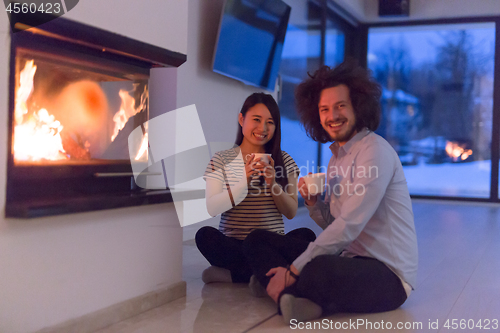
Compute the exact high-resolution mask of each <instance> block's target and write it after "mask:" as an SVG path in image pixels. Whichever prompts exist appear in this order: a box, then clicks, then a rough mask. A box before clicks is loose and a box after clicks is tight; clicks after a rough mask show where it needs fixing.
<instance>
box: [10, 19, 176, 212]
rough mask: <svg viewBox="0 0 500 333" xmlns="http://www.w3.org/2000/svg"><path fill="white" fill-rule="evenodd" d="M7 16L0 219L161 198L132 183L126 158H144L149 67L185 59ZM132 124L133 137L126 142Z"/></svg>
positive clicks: (96, 32) (79, 28)
mask: <svg viewBox="0 0 500 333" xmlns="http://www.w3.org/2000/svg"><path fill="white" fill-rule="evenodd" d="M11 20H15V23H13V24H12V25H13V26H14V28H13V30H12V33H11V58H10V78H9V142H8V154H9V156H8V166H7V196H6V209H5V215H6V216H7V217H39V216H47V215H56V214H65V213H75V212H82V211H90V210H99V209H109V208H117V207H125V206H133V205H143V204H152V203H160V202H167V201H171V200H172V198H171V195H170V193H169V191H168V189H166V190H163V191H147V190H144V189H142V188H141V187H138V186H137V185H136V182H135V180H134V175H133V173H132V168H131V162H130V161H131V158H132V159H133V160H134V163H142V164H144V165H145V166H147V164H148V140H147V139H148V128H147V121H148V120H149V70H150V69H151V68H153V67H172V66H175V67H177V66H179V65H180V64H182V63H183V62H184V61H185V59H186V56H185V55H183V54H179V53H175V52H171V51H169V50H165V49H161V48H159V47H155V46H152V45H149V44H145V43H142V42H140V41H136V40H132V39H130V38H126V37H123V36H120V35H117V34H113V33H111V32H107V31H104V30H101V29H97V28H94V27H90V26H87V25H84V24H80V23H77V22H74V21H70V20H66V19H64V18H57V19H54V20H52V21H50V22H48V23H45V24H42V25H38V22H44V21H46V19H44V18H43V17H40V15H22V14H21V15H18V16H16V17H11ZM28 27H31V28H29V29H27V28H28ZM137 127H141V129H142V132H143V140H142V142H138V143H137V144H136V145H135V146H134V147H129V143H128V135H129V134H130V133H131V132H132V130H134V129H136V128H137ZM144 169H146V170H147V168H144ZM141 176H142V177H147V176H148V172H147V171H146V172H144V173H143V174H142V175H141Z"/></svg>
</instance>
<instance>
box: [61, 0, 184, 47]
mask: <svg viewBox="0 0 500 333" xmlns="http://www.w3.org/2000/svg"><path fill="white" fill-rule="evenodd" d="M187 15H188V13H187V0H140V1H137V0H105V1H102V0H80V1H79V2H78V5H76V7H74V8H73V9H72V10H71V11H69V12H68V13H67V14H65V15H64V17H66V18H70V19H72V20H76V21H80V22H83V23H86V24H89V25H92V26H95V27H98V28H101V29H105V30H108V31H111V32H115V33H118V34H120V35H125V36H127V37H130V38H134V39H137V40H140V41H143V42H145V43H149V44H153V45H157V46H160V47H164V48H166V49H169V50H171V51H176V52H180V53H184V54H186V51H187Z"/></svg>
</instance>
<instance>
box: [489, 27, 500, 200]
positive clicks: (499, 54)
mask: <svg viewBox="0 0 500 333" xmlns="http://www.w3.org/2000/svg"><path fill="white" fill-rule="evenodd" d="M493 81H494V86H493V131H492V138H491V187H490V200H492V201H497V202H498V201H499V198H498V177H499V175H498V172H499V158H500V19H496V20H495V72H494V75H493Z"/></svg>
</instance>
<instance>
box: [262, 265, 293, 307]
mask: <svg viewBox="0 0 500 333" xmlns="http://www.w3.org/2000/svg"><path fill="white" fill-rule="evenodd" d="M266 276H272V278H271V280H269V284H268V285H267V289H266V291H267V294H268V295H269V296H271V298H272V299H273V300H274V302H276V303H278V297H279V296H280V294H281V292H282V291H283V289H285V288H286V287H288V286H291V285H292V284H294V283H295V278H294V277H293V276H291V275H290V274H289V273H288V271H287V269H286V268H285V267H274V268H271V269H270V270H269V272H267V273H266Z"/></svg>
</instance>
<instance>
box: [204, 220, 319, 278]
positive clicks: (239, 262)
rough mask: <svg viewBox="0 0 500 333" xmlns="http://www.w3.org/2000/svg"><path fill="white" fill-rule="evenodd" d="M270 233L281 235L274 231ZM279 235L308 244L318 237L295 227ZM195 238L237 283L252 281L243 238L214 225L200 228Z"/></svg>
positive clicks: (309, 230) (304, 229) (207, 255)
mask: <svg viewBox="0 0 500 333" xmlns="http://www.w3.org/2000/svg"><path fill="white" fill-rule="evenodd" d="M269 232H270V231H269ZM270 233H272V234H275V235H279V234H277V233H274V232H270ZM279 236H281V237H284V238H286V239H298V240H300V241H302V242H305V243H307V244H309V242H313V241H314V240H315V239H316V235H315V234H314V232H313V231H312V230H311V229H308V228H299V229H295V230H292V231H290V232H289V233H287V234H286V235H284V236H283V235H279ZM195 240H196V246H197V247H198V249H199V250H200V252H201V254H203V256H204V257H205V258H206V259H207V260H208V262H209V263H210V265H212V266H217V267H222V268H226V269H228V270H229V271H230V272H231V278H232V281H233V282H235V283H237V282H249V281H250V277H251V276H252V269H251V268H250V265H249V264H248V261H247V258H246V257H245V255H244V254H243V249H242V245H243V240H239V239H236V238H232V237H228V236H225V235H224V234H222V233H221V232H220V231H219V230H217V229H215V228H213V227H203V228H201V229H200V230H198V231H197V232H196V236H195Z"/></svg>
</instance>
